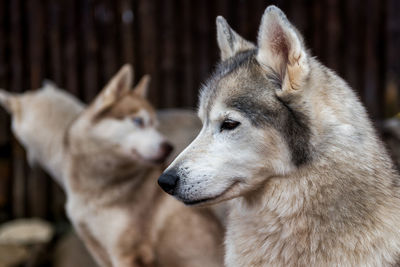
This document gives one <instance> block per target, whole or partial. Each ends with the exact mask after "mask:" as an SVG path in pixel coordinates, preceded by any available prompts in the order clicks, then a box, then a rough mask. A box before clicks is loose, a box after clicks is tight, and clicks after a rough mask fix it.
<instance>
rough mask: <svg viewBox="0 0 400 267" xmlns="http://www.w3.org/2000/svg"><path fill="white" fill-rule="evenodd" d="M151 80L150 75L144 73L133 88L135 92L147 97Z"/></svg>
mask: <svg viewBox="0 0 400 267" xmlns="http://www.w3.org/2000/svg"><path fill="white" fill-rule="evenodd" d="M150 80H151V79H150V75H148V74H146V75H144V76H143V77H142V78H141V79H140V81H139V83H138V84H137V85H136V86H135V88H133V92H134V93H135V94H137V95H139V96H141V97H143V98H146V97H147V92H148V91H149V85H150Z"/></svg>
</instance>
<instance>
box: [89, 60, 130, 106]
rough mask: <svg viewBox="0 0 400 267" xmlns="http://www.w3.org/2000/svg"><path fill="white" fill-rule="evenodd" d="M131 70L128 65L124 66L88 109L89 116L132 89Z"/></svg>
mask: <svg viewBox="0 0 400 267" xmlns="http://www.w3.org/2000/svg"><path fill="white" fill-rule="evenodd" d="M132 80H133V70H132V66H131V65H130V64H126V65H124V66H123V67H122V68H121V69H120V70H119V71H118V73H117V74H115V75H114V77H112V78H111V80H110V81H109V82H108V84H107V85H106V86H105V87H104V88H103V90H102V91H101V92H100V93H99V95H98V96H97V97H96V98H95V99H94V101H93V102H92V104H91V105H90V107H89V110H90V113H91V114H97V113H99V112H102V111H103V110H105V109H107V108H108V107H110V106H111V105H112V104H113V103H115V101H117V100H118V99H119V98H120V97H121V96H123V95H124V94H125V93H126V92H128V91H129V90H130V89H131V87H132Z"/></svg>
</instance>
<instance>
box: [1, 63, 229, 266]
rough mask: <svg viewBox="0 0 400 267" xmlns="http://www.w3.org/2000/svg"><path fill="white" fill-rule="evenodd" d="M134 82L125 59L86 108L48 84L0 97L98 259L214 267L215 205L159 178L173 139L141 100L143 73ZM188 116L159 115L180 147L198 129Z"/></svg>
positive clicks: (217, 251)
mask: <svg viewBox="0 0 400 267" xmlns="http://www.w3.org/2000/svg"><path fill="white" fill-rule="evenodd" d="M132 80H133V71H132V67H131V66H130V65H126V66H124V67H122V68H121V70H120V71H119V72H118V73H117V74H116V75H115V76H114V77H113V78H112V79H111V81H110V82H109V83H108V84H107V85H106V86H105V87H104V89H103V90H102V91H101V92H100V93H99V95H98V96H97V97H96V98H95V100H94V101H93V102H92V103H91V104H90V105H88V106H87V107H86V106H84V105H83V104H82V103H80V102H79V101H78V100H76V99H75V98H73V97H71V96H69V95H67V94H66V93H64V92H62V91H61V90H59V89H55V88H49V87H53V86H50V85H48V86H45V88H44V89H42V90H39V91H35V92H30V93H26V94H22V95H19V96H17V95H11V94H9V93H6V92H4V91H2V92H1V93H0V95H1V97H0V99H1V101H0V102H1V103H2V104H3V106H5V107H6V109H7V110H8V111H10V113H11V114H12V115H13V116H12V123H13V132H14V133H15V135H16V136H17V138H18V139H19V140H20V141H21V143H22V144H23V145H24V146H25V147H26V148H27V151H28V155H31V158H32V159H33V160H34V161H36V162H37V163H39V164H40V165H42V166H44V168H45V169H46V170H49V172H50V173H51V174H52V175H54V176H55V177H58V180H59V184H60V185H62V187H63V188H64V190H65V192H66V195H67V203H66V211H67V215H68V218H69V219H70V220H71V222H72V224H73V226H74V228H75V230H76V231H77V233H78V235H79V237H80V238H81V239H82V240H83V242H84V243H85V245H86V247H87V248H88V250H89V251H90V253H91V254H92V256H93V257H94V259H95V260H96V261H97V263H98V264H99V265H100V266H221V265H222V263H223V241H222V236H223V229H222V228H221V225H220V223H219V222H218V220H217V219H216V217H215V216H214V215H213V213H212V212H210V211H209V210H207V209H191V208H189V207H186V206H185V205H183V204H181V203H180V202H178V201H176V200H174V199H171V198H170V197H169V196H168V195H167V194H165V193H164V192H162V190H161V189H160V188H159V187H158V185H157V177H158V176H159V175H160V174H161V173H162V170H163V167H162V162H164V161H166V160H168V156H170V154H171V151H172V145H171V144H170V143H169V142H168V141H167V138H166V137H165V136H163V135H162V134H161V133H160V132H159V131H158V130H157V126H158V119H157V116H156V112H155V110H154V108H153V107H152V106H151V105H150V103H149V102H148V101H147V100H146V98H145V96H146V91H147V87H148V82H149V78H148V77H147V76H145V77H144V78H143V79H142V80H141V81H140V82H139V84H138V85H137V86H136V87H135V88H134V89H133V90H131V85H132ZM27 102H30V105H28V103H27ZM193 116H194V115H192V114H191V113H190V112H186V113H185V112H183V113H182V112H178V111H173V110H172V111H168V112H164V113H163V114H162V115H160V117H162V118H163V121H165V122H166V123H170V122H171V121H173V122H174V126H175V129H174V131H175V132H174V131H170V132H169V133H170V134H173V135H176V136H178V134H177V133H178V132H180V133H179V136H180V139H179V140H178V141H180V142H181V143H182V144H178V148H179V145H180V146H186V145H187V144H188V143H190V141H191V140H192V137H194V136H195V135H196V134H197V131H196V132H195V130H193V129H192V128H190V129H187V130H186V129H185V128H180V125H182V126H183V127H185V126H186V127H192V126H193V127H194V126H195V124H196V122H190V118H191V117H193ZM160 128H163V129H169V128H170V127H168V125H163V123H161V126H160ZM185 131H187V134H183V133H182V132H185ZM185 138H187V140H186V141H185ZM189 139H190V140H189ZM184 142H186V144H183V143H184Z"/></svg>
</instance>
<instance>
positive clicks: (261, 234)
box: [159, 6, 400, 266]
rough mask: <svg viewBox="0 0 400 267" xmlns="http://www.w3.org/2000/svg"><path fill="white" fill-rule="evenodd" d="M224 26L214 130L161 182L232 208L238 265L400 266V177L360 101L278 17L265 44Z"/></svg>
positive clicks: (277, 14)
mask: <svg viewBox="0 0 400 267" xmlns="http://www.w3.org/2000/svg"><path fill="white" fill-rule="evenodd" d="M217 28H218V30H217V35H218V44H219V47H220V50H221V59H222V60H221V62H220V63H219V65H218V67H217V70H216V71H215V73H214V75H213V76H212V77H211V78H210V79H209V81H208V82H207V83H206V84H205V86H204V88H203V90H202V93H201V95H200V105H199V117H200V118H201V120H202V122H203V128H202V130H201V132H200V134H199V135H198V136H197V138H196V139H195V140H194V141H193V142H192V143H191V144H190V145H189V146H188V147H187V148H186V149H185V150H184V151H183V152H182V153H181V154H180V155H179V156H178V157H177V158H176V159H175V161H174V162H173V163H172V164H171V165H170V166H169V167H168V169H167V170H166V171H165V172H164V174H163V175H162V176H161V177H160V178H159V184H160V185H161V186H162V187H163V188H164V190H165V191H167V192H169V193H170V194H172V195H174V196H175V197H176V198H178V199H179V200H181V201H183V202H185V203H186V204H188V205H195V204H200V203H204V204H207V203H208V204H211V203H216V202H220V201H225V200H228V199H232V200H231V203H230V204H231V205H230V207H231V211H230V215H229V218H228V222H227V234H226V241H225V244H226V255H225V264H226V265H227V266H395V265H396V264H398V263H400V186H399V185H400V180H399V175H398V174H397V173H396V172H395V171H394V169H393V164H392V162H391V160H390V158H389V156H388V154H387V152H386V151H385V148H384V146H383V144H382V143H381V141H380V140H379V139H378V138H377V135H376V133H375V130H374V129H373V127H372V124H371V122H370V120H369V119H368V116H367V113H366V111H365V108H364V107H363V106H362V104H361V103H360V101H359V100H358V98H357V96H356V95H355V93H354V92H353V91H352V90H351V89H350V88H349V86H348V85H347V84H346V83H345V82H344V81H343V80H342V79H341V78H340V77H338V76H337V75H336V74H335V73H334V72H333V71H331V70H329V69H328V68H326V67H325V66H323V65H322V64H321V63H319V62H318V61H317V60H316V59H315V58H314V57H312V56H311V55H310V54H309V52H308V50H307V49H306V47H305V45H304V43H303V39H302V36H301V35H300V33H299V32H298V31H297V30H296V29H295V27H294V26H293V25H291V24H290V22H289V21H288V20H287V18H286V16H285V15H284V14H283V12H282V11H281V10H280V9H278V8H277V7H274V6H270V7H268V8H267V9H266V11H265V13H264V15H263V18H262V22H261V26H260V30H259V35H258V43H257V45H255V44H253V43H251V42H249V41H247V40H244V39H243V38H242V37H241V36H239V35H238V34H237V33H236V32H235V31H233V30H232V29H231V28H230V27H229V25H228V24H227V23H226V21H225V20H224V19H223V18H222V17H219V18H217Z"/></svg>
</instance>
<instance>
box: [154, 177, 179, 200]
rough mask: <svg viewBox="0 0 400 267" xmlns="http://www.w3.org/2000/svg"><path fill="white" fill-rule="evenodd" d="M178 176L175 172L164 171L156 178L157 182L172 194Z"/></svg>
mask: <svg viewBox="0 0 400 267" xmlns="http://www.w3.org/2000/svg"><path fill="white" fill-rule="evenodd" d="M178 180H179V177H178V175H176V173H175V172H165V173H163V174H162V175H161V176H160V177H159V178H158V184H159V185H160V186H161V188H162V189H163V190H164V191H165V192H167V193H168V194H170V195H173V194H174V190H175V187H176V185H177V184H178Z"/></svg>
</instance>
